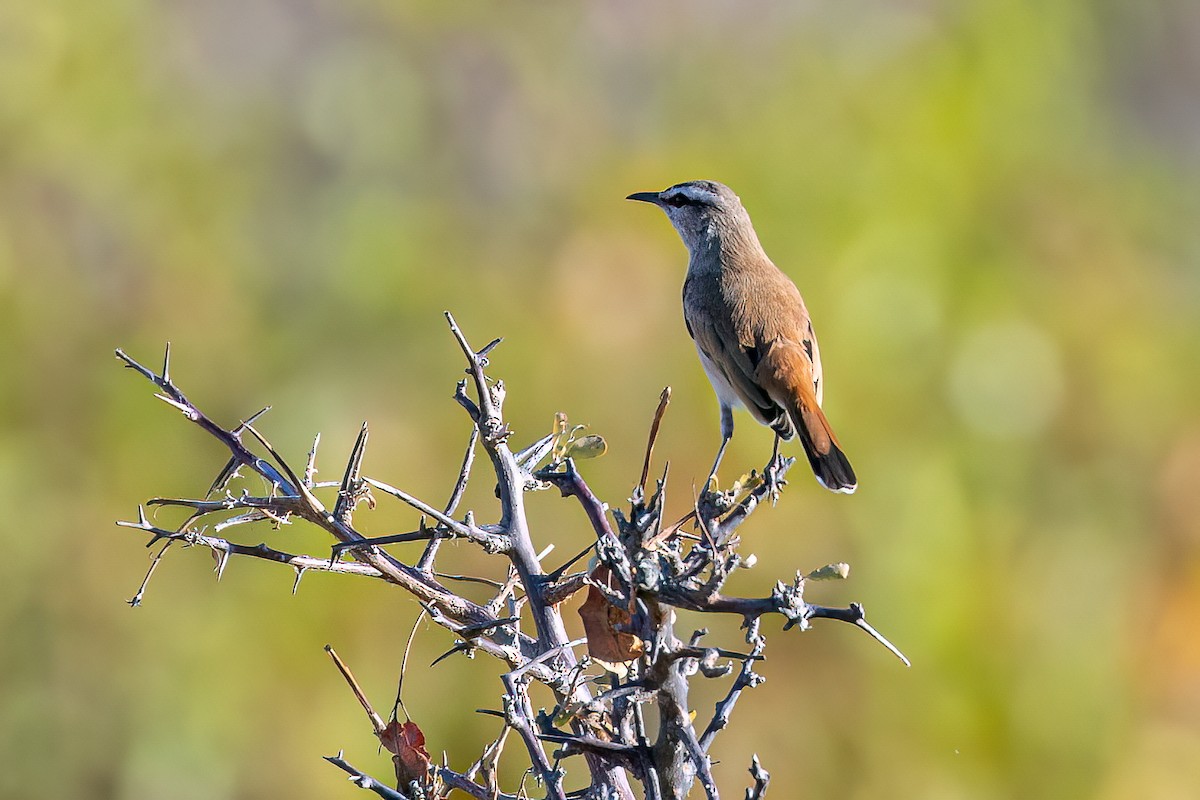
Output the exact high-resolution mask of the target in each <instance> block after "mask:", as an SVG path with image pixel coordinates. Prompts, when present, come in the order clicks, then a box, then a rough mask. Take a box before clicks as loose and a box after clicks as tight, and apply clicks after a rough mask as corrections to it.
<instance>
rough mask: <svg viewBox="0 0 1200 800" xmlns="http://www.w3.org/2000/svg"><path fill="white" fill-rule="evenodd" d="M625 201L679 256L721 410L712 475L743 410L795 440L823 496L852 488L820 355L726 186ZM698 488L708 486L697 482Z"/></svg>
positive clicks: (689, 315) (680, 188)
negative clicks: (657, 220) (659, 217)
mask: <svg viewBox="0 0 1200 800" xmlns="http://www.w3.org/2000/svg"><path fill="white" fill-rule="evenodd" d="M627 199H629V200H640V201H642V202H644V203H653V204H654V205H656V206H658V207H659V208H661V209H662V210H663V211H664V212H666V214H667V218H668V219H670V220H671V224H672V225H674V226H675V230H676V231H678V232H679V236H680V237H681V238H682V239H683V243H684V244H685V245H686V246H687V249H688V255H689V259H688V269H687V278H686V279H685V280H684V282H683V319H684V322H685V323H686V324H687V329H688V333H689V334H691V337H692V340H693V341H695V343H696V350H697V351H698V352H699V353H700V363H701V364H703V366H704V371H705V373H707V375H708V380H709V381H710V382H711V383H712V386H713V389H714V390H715V391H716V393H717V400H718V401H719V402H720V404H721V449H720V450H719V451H718V452H717V459H716V461H715V462H714V463H713V468H712V472H711V473H710V474H709V476H708V479H709V481H711V480H712V479H713V478H714V477H716V474H717V468H718V467H719V466H720V464H721V457H722V456H723V455H724V454H725V448H726V446H727V445H728V444H729V440H730V438H732V436H733V408H734V407H735V406H745V408H746V409H748V410H749V411H750V413H751V414H752V415H753V416H754V418H755V419H756V420H758V421H759V422H760V423H762V424H763V425H769V426H770V427H771V428H773V429H774V430H775V434H776V437H775V448H776V452H778V448H779V439H780V438H783V439H791V438H792V437H793V436H795V435H796V434H799V436H800V442H801V444H803V445H804V453H805V455H807V456H808V461H809V464H811V465H812V470H813V474H815V475H816V476H817V480H818V481H820V483H821V485H822V486H824V487H825V488H827V489H830V490H832V491H835V492H843V493H846V494H849V493H850V492H853V491H854V489H855V488H856V487H857V485H858V479H857V478H856V477H855V476H854V470H853V468H851V466H850V462H849V461H848V460H847V459H846V455H845V454H844V453H843V452H842V451H841V448H839V447H838V442H837V437H835V436H834V435H833V430H832V429H831V428H830V427H829V421H828V420H827V419H826V418H825V414H824V413H823V412H822V411H821V396H822V393H823V389H824V386H823V385H822V382H821V353H820V351H819V350H818V349H817V339H816V336H815V335H814V333H813V327H812V321H811V320H810V319H809V317H808V310H807V309H806V308H805V307H804V300H803V299H801V297H800V292H799V291H798V290H797V289H796V285H795V284H794V283H792V281H791V280H790V279H789V278H788V277H787V276H786V275H784V274H783V273H782V272H780V271H779V269H778V268H777V267H776V266H775V265H774V264H773V263H771V259H769V258H768V257H767V254H766V253H765V252H763V248H762V245H761V244H759V242H758V235H757V234H756V233H755V232H754V226H753V225H752V224H751V223H750V215H749V214H747V213H746V209H745V208H743V207H742V201H741V200H740V199H739V198H738V196H737V195H736V194H734V193H733V191H732V190H730V188H729V187H728V186H725V185H724V184H720V183H716V182H715V181H688V182H687V183H680V184H676V185H675V186H672V187H671V188H669V189H664V190H663V191H661V192H637V193H635V194H631V195H629V197H628V198H627ZM706 485H707V484H706Z"/></svg>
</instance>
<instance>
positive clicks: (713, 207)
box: [629, 181, 745, 251]
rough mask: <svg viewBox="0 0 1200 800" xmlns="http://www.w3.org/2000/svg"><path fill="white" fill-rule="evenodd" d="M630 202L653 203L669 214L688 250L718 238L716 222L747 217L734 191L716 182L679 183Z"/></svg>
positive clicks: (638, 195)
mask: <svg viewBox="0 0 1200 800" xmlns="http://www.w3.org/2000/svg"><path fill="white" fill-rule="evenodd" d="M629 199H630V200H641V201H643V202H646V203H654V204H655V205H656V206H658V207H659V208H661V209H662V210H663V211H664V212H666V214H667V218H668V219H670V220H671V224H672V225H674V226H675V230H676V231H678V232H679V236H680V238H682V239H683V243H684V244H685V245H687V248H688V250H692V251H694V250H696V249H697V248H698V247H699V246H700V245H702V244H703V243H704V242H705V241H706V240H707V239H708V238H710V237H711V236H713V235H715V225H716V222H717V220H719V219H722V218H725V219H729V218H733V217H736V216H738V215H741V214H744V213H745V212H744V211H743V210H742V202H741V200H739V199H738V196H737V195H736V194H734V193H733V190H732V189H730V188H729V187H728V186H726V185H724V184H722V183H717V182H716V181H688V182H686V183H677V184H675V185H674V186H672V187H671V188H669V189H664V190H662V191H661V192H638V193H637V194H631V195H630V196H629Z"/></svg>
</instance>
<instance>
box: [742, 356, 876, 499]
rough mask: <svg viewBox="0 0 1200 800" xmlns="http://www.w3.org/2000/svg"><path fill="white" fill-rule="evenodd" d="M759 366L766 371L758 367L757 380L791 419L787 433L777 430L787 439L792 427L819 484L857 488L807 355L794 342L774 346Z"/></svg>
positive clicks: (845, 490)
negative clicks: (822, 405)
mask: <svg viewBox="0 0 1200 800" xmlns="http://www.w3.org/2000/svg"><path fill="white" fill-rule="evenodd" d="M762 366H763V367H766V371H765V372H763V371H760V373H759V375H760V380H761V379H765V380H764V384H765V388H767V392H768V394H769V395H770V396H771V399H772V400H774V401H775V402H776V403H778V404H779V405H781V406H783V408H784V409H786V411H787V417H788V418H789V419H788V420H786V421H790V422H791V425H786V426H785V427H786V428H788V429H789V430H787V432H786V433H785V432H783V431H780V428H778V427H776V431H778V432H780V434H781V435H782V436H783V438H785V439H790V438H791V436H790V433H791V430H790V428H792V427H794V428H795V431H796V432H797V433H799V434H800V442H801V444H803V445H804V454H805V455H806V456H808V463H809V464H810V465H812V471H813V474H814V475H816V476H817V480H818V481H819V482H820V484H821V485H822V486H824V487H825V488H826V489H829V490H830V491H832V492H841V493H843V494H850V493H852V492H853V491H854V490H855V489H856V488H858V478H857V477H856V476H855V475H854V468H853V467H851V466H850V460H849V459H847V458H846V454H845V453H843V452H842V449H841V448H840V447H839V446H838V441H837V437H836V436H834V435H833V429H832V428H831V427H830V426H829V420H828V419H826V418H825V414H824V412H822V411H821V406H820V404H819V403H818V402H817V396H816V392H815V390H814V387H813V380H812V363H811V362H810V361H809V360H808V357H807V356H806V355H802V354H801V352H800V351H799V348H797V347H795V346H791V347H779V346H776V347H773V348H771V350H770V351H769V352H768V354H767V358H766V359H764V364H763V365H762ZM760 370H761V368H760ZM786 421H785V422H786ZM772 427H775V426H774V425H772Z"/></svg>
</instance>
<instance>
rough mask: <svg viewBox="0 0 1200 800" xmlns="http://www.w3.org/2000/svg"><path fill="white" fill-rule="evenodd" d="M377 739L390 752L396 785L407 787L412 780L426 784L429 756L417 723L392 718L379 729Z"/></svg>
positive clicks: (422, 784)
mask: <svg viewBox="0 0 1200 800" xmlns="http://www.w3.org/2000/svg"><path fill="white" fill-rule="evenodd" d="M379 741H380V742H381V743H382V744H383V746H384V747H385V748H387V750H388V752H390V753H391V754H392V762H393V764H395V767H396V785H397V786H400V787H407V786H408V785H409V784H410V783H412V782H413V781H416V782H417V783H418V784H420V785H421V786H425V785H426V782H427V780H428V776H429V762H430V758H429V752H428V751H427V750H426V749H425V734H424V733H422V732H421V729H420V727H418V726H417V723H415V722H412V721H411V720H410V721H408V722H405V723H401V722H400V721H399V720H392V721H391V722H389V723H388V724H387V727H386V728H384V729H383V730H382V731H380V733H379Z"/></svg>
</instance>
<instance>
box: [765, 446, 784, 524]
mask: <svg viewBox="0 0 1200 800" xmlns="http://www.w3.org/2000/svg"><path fill="white" fill-rule="evenodd" d="M782 466H783V456H781V455H780V454H779V434H778V433H777V434H775V446H774V447H772V448H771V460H770V461H769V462H768V463H767V470H766V472H767V474H766V475H764V476H763V477H764V478H765V479H766V481H767V486H768V487H769V491H770V493H771V505H772V506H774V505H775V504H776V503H778V502H779V490H780V489H782V488H783V485H784V484H785V483H787V481H785V480H783V478H781V477H779V468H780V467H782Z"/></svg>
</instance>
